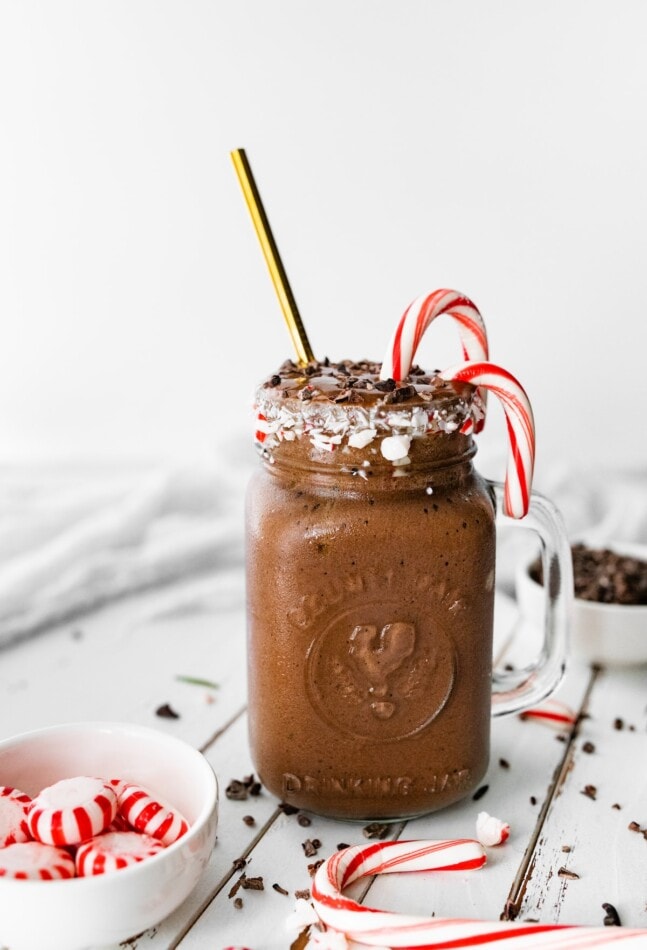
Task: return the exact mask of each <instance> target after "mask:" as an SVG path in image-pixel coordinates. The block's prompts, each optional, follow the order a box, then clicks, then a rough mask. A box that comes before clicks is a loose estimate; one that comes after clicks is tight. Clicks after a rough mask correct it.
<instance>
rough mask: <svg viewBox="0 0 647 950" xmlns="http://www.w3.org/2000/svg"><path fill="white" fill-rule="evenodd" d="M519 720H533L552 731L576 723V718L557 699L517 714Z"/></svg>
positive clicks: (570, 710) (569, 709)
mask: <svg viewBox="0 0 647 950" xmlns="http://www.w3.org/2000/svg"><path fill="white" fill-rule="evenodd" d="M519 718H520V719H534V720H535V721H536V722H541V723H543V724H544V725H546V726H551V727H552V728H553V729H557V730H562V729H565V728H567V729H568V728H570V727H571V726H574V725H575V723H576V722H577V716H576V714H575V713H574V712H573V710H572V709H571V708H570V706H567V705H566V703H562V702H560V701H559V700H558V699H548V700H546V702H545V703H542V705H541V706H537V707H536V708H534V709H525V710H524V711H523V712H522V713H519Z"/></svg>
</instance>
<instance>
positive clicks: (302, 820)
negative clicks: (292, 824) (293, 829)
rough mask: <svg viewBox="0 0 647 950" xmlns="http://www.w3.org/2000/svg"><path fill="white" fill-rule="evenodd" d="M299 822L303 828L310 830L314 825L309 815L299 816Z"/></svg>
mask: <svg viewBox="0 0 647 950" xmlns="http://www.w3.org/2000/svg"><path fill="white" fill-rule="evenodd" d="M297 822H298V823H299V824H300V825H301V827H302V828H308V827H309V826H310V825H311V824H312V819H311V818H308V816H307V815H299V817H298V818H297Z"/></svg>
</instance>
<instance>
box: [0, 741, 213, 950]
mask: <svg viewBox="0 0 647 950" xmlns="http://www.w3.org/2000/svg"><path fill="white" fill-rule="evenodd" d="M75 775H96V776H100V777H106V778H123V779H126V780H130V781H137V782H139V783H140V784H142V785H144V786H147V787H149V788H151V790H154V791H156V792H157V793H158V794H159V795H160V796H161V797H163V798H164V799H166V800H167V801H168V802H170V804H172V805H174V806H175V807H176V808H177V809H179V811H180V812H182V814H183V815H184V816H185V818H186V819H187V821H188V822H189V824H190V828H189V831H188V832H187V833H186V834H185V835H184V836H183V837H182V838H180V839H179V841H176V842H175V844H172V845H170V846H169V847H168V848H165V849H164V851H162V852H160V853H159V854H157V855H155V856H154V857H152V858H148V859H147V860H146V861H142V862H140V863H139V864H135V865H132V866H130V867H127V868H123V869H122V870H119V871H115V872H113V873H112V874H105V875H97V876H94V877H85V878H74V879H71V880H58V881H23V880H9V879H8V878H0V946H3V947H7V948H9V950H82V948H87V947H96V946H102V945H106V944H114V943H119V942H120V941H122V940H126V939H127V938H128V937H132V936H134V935H136V934H138V933H141V931H143V930H146V929H147V928H148V927H151V926H153V925H154V924H156V923H159V921H161V920H162V919H163V918H164V917H166V916H167V915H168V914H170V913H171V912H172V911H173V910H175V908H176V907H178V906H179V905H180V904H181V903H182V901H183V900H184V899H185V898H186V897H187V895H188V894H189V892H190V891H191V890H192V888H193V887H194V886H195V884H196V883H197V881H198V879H199V877H200V875H201V874H202V871H203V870H204V868H205V866H206V864H207V861H208V860H209V855H210V854H211V851H212V850H213V846H214V843H215V840H216V827H217V819H218V786H217V782H216V777H215V775H214V773H213V770H212V768H211V766H210V765H209V763H208V762H207V760H206V759H205V758H204V756H203V755H202V754H201V753H200V752H198V751H196V750H195V749H193V748H192V747H191V746H189V745H187V743H185V742H182V741H181V740H179V739H175V738H173V737H171V736H167V735H165V734H164V733H163V732H158V731H157V730H155V729H148V728H145V727H144V726H134V725H129V724H126V723H113V722H84V723H70V724H66V725H61V726H52V727H51V728H48V729H40V730H38V731H36V732H28V733H24V734H22V735H19V736H14V737H13V738H11V739H5V740H4V741H2V742H0V785H10V786H15V787H17V788H20V789H21V790H22V791H24V792H26V793H27V794H28V795H31V796H33V795H35V794H36V793H37V792H39V791H40V789H42V788H44V787H45V786H47V785H51V784H52V783H53V782H57V781H59V779H62V778H70V777H72V776H75Z"/></svg>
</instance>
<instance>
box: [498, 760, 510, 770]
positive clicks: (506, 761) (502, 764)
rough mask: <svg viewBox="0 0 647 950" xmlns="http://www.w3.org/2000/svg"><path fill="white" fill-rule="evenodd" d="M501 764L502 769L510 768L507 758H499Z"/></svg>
mask: <svg viewBox="0 0 647 950" xmlns="http://www.w3.org/2000/svg"><path fill="white" fill-rule="evenodd" d="M499 765H500V766H501V768H502V769H509V768H510V763H509V762H508V760H507V759H499Z"/></svg>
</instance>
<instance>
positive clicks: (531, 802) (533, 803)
mask: <svg viewBox="0 0 647 950" xmlns="http://www.w3.org/2000/svg"><path fill="white" fill-rule="evenodd" d="M530 804H531V805H536V804H537V799H536V798H535V796H534V795H531V796H530Z"/></svg>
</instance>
